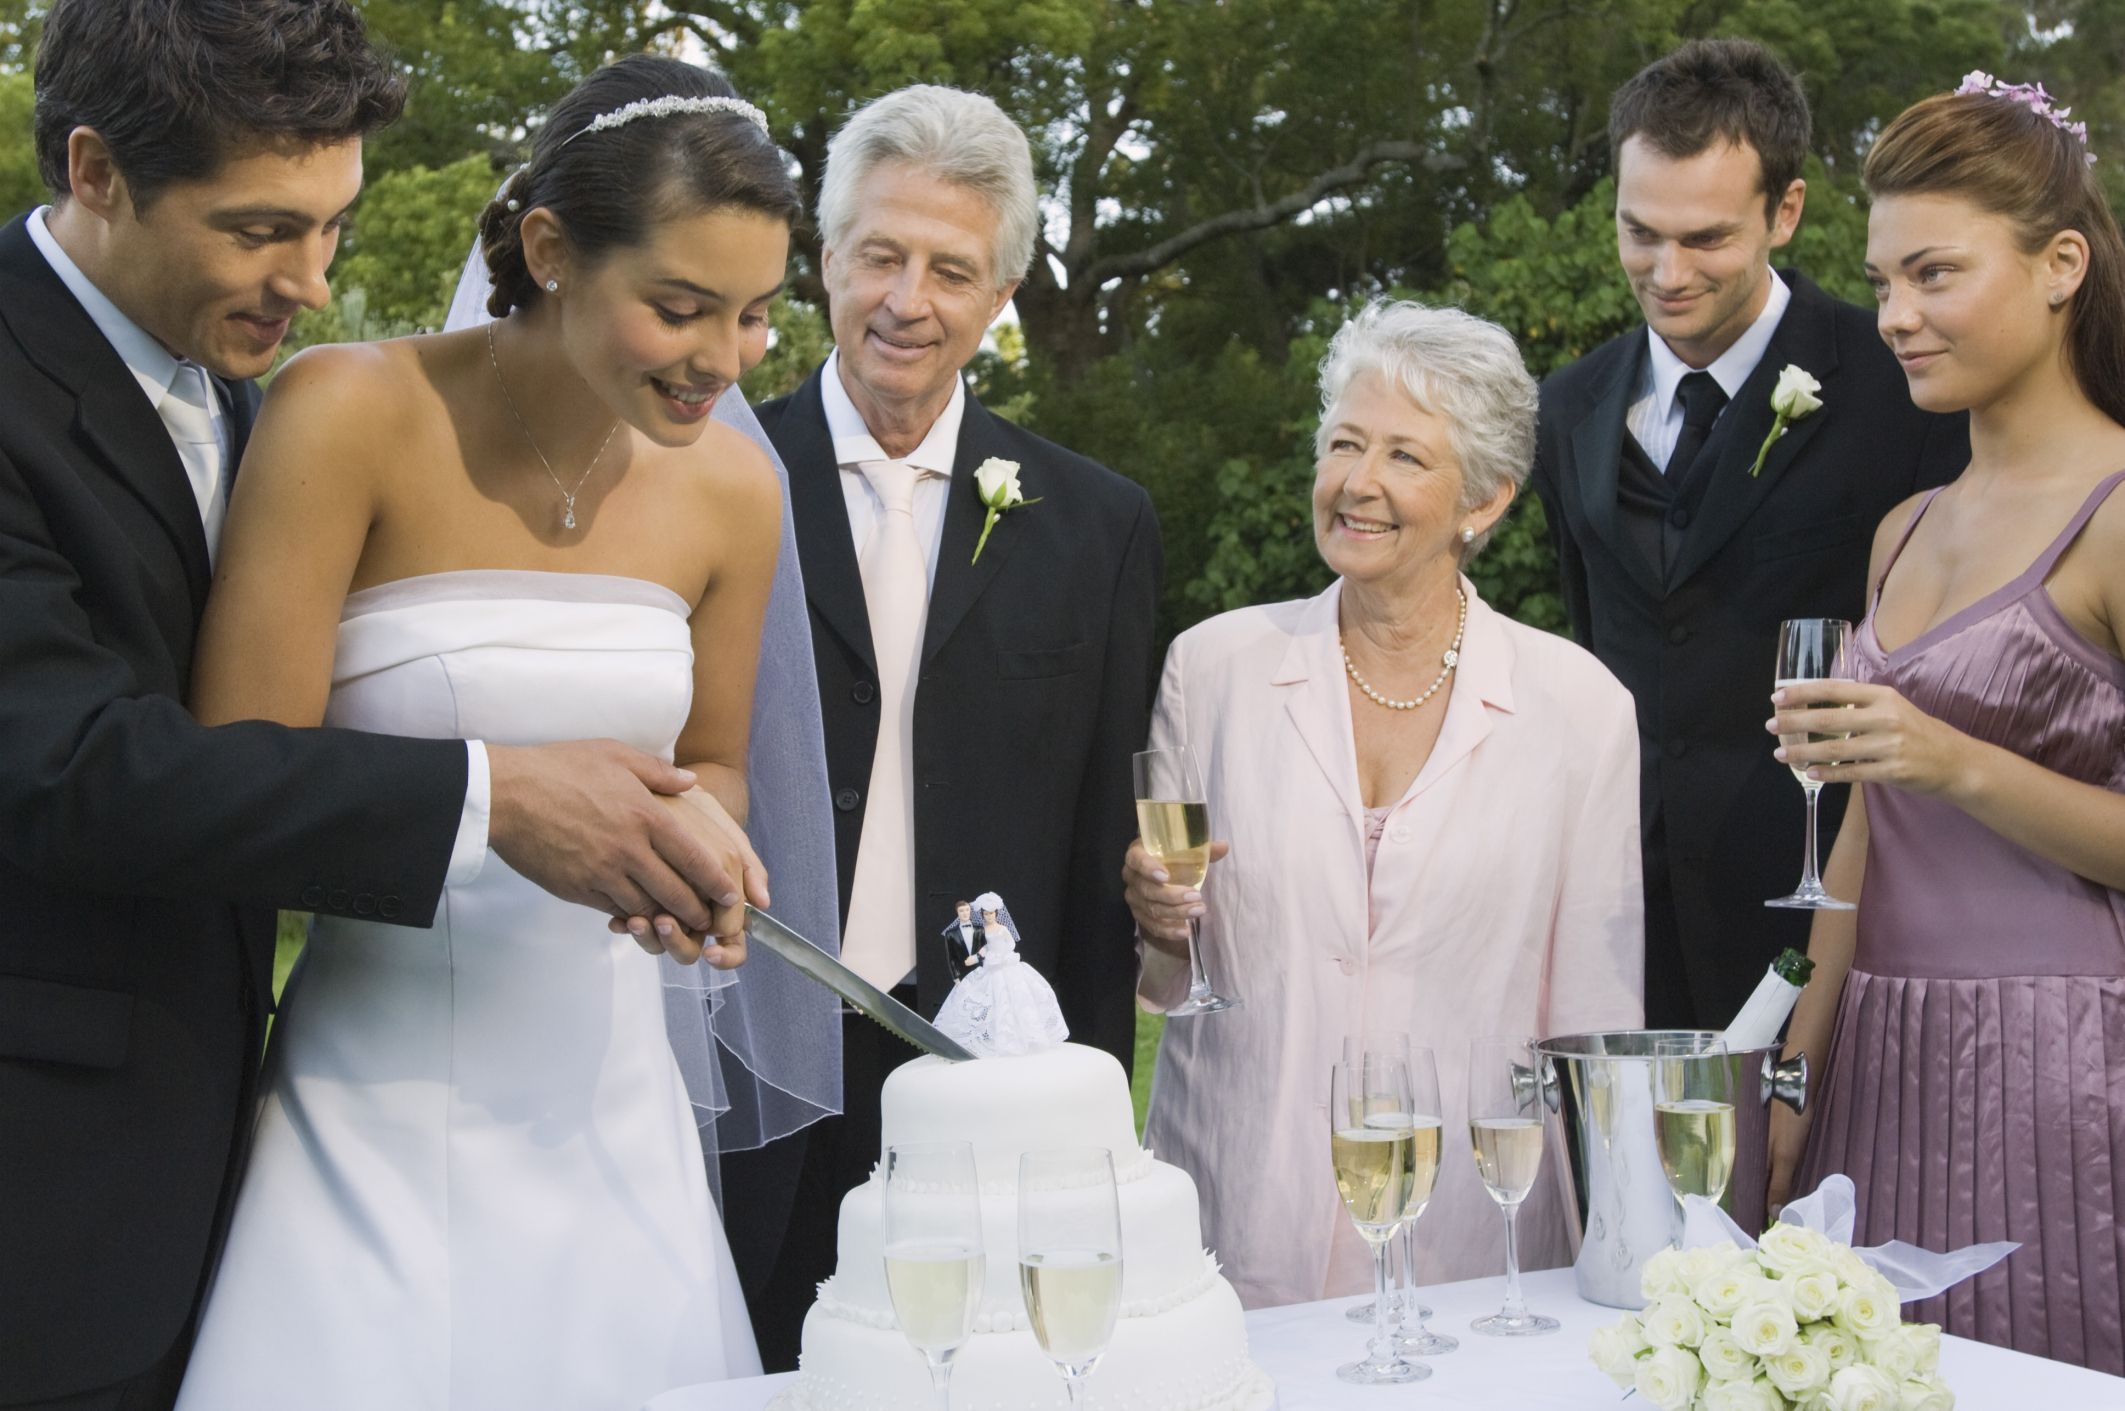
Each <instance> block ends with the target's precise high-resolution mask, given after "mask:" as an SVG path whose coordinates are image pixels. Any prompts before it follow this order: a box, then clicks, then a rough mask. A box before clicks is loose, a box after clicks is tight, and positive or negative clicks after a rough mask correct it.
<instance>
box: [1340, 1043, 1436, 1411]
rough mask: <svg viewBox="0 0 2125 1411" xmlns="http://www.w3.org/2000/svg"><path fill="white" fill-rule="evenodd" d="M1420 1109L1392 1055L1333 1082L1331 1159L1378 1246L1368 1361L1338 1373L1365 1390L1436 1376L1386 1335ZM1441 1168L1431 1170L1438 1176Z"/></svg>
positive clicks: (1352, 1066)
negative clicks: (1395, 1247)
mask: <svg viewBox="0 0 2125 1411" xmlns="http://www.w3.org/2000/svg"><path fill="white" fill-rule="evenodd" d="M1415 1112H1416V1105H1415V1101H1414V1098H1413V1096H1412V1094H1411V1092H1410V1083H1409V1065H1408V1064H1406V1063H1404V1062H1403V1061H1402V1056H1401V1055H1400V1054H1399V1053H1396V1052H1394V1051H1392V1050H1380V1049H1373V1050H1369V1051H1367V1052H1366V1053H1364V1054H1363V1055H1362V1056H1361V1057H1360V1058H1359V1059H1358V1061H1357V1062H1355V1063H1338V1064H1337V1065H1336V1066H1335V1070H1334V1073H1333V1075H1332V1077H1331V1078H1330V1080H1329V1093H1328V1152H1329V1158H1330V1160H1331V1161H1333V1163H1334V1165H1335V1178H1336V1190H1337V1191H1338V1192H1340V1193H1341V1195H1342V1197H1343V1205H1344V1208H1345V1209H1347V1210H1349V1212H1350V1220H1351V1223H1352V1224H1354V1225H1356V1226H1357V1228H1358V1234H1359V1236H1360V1237H1362V1238H1363V1239H1364V1241H1365V1242H1366V1243H1367V1244H1369V1245H1371V1246H1372V1270H1373V1279H1372V1291H1373V1292H1372V1296H1373V1324H1372V1327H1373V1335H1372V1342H1371V1344H1370V1345H1369V1346H1368V1347H1367V1348H1366V1350H1365V1356H1364V1357H1362V1358H1360V1359H1359V1360H1358V1361H1356V1362H1351V1363H1347V1364H1346V1365H1344V1366H1341V1367H1338V1368H1336V1376H1337V1378H1339V1379H1340V1380H1342V1381H1346V1382H1354V1383H1356V1384H1358V1385H1360V1386H1379V1385H1383V1384H1388V1383H1394V1382H1416V1381H1422V1380H1423V1379H1424V1378H1426V1377H1428V1376H1430V1375H1431V1368H1429V1367H1427V1366H1425V1365H1424V1364H1423V1363H1421V1362H1411V1361H1409V1360H1408V1359H1406V1358H1404V1357H1403V1356H1402V1354H1401V1353H1400V1352H1399V1351H1397V1350H1396V1348H1395V1339H1394V1334H1393V1333H1392V1332H1390V1331H1389V1329H1388V1322H1387V1315H1388V1307H1389V1300H1388V1296H1387V1242H1388V1241H1389V1240H1390V1239H1392V1238H1393V1237H1394V1233H1395V1230H1396V1229H1397V1228H1399V1227H1400V1226H1401V1224H1402V1220H1403V1218H1404V1212H1406V1211H1407V1210H1408V1209H1409V1204H1410V1193H1411V1191H1412V1190H1414V1189H1415V1183H1416V1166H1417V1153H1416V1128H1415V1126H1414V1121H1415ZM1437 1167H1438V1163H1437V1161H1436V1160H1434V1161H1433V1163H1432V1168H1433V1170H1434V1172H1436V1170H1437Z"/></svg>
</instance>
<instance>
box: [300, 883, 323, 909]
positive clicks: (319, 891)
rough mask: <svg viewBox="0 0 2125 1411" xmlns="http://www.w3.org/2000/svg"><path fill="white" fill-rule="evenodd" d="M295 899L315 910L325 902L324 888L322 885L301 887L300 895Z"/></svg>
mask: <svg viewBox="0 0 2125 1411" xmlns="http://www.w3.org/2000/svg"><path fill="white" fill-rule="evenodd" d="M297 900H299V901H301V902H302V904H303V905H304V906H306V907H308V908H309V909H310V910H312V911H315V910H317V909H318V908H319V907H321V906H323V905H324V904H325V889H324V888H323V887H305V888H303V894H302V896H301V897H299V898H297Z"/></svg>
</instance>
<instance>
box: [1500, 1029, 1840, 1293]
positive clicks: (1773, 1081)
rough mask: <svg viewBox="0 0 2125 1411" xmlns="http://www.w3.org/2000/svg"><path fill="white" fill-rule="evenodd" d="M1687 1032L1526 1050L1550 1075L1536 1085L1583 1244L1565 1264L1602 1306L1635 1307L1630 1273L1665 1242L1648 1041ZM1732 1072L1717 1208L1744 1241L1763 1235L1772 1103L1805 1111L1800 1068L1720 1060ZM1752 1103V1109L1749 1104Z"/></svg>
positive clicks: (1664, 1197)
mask: <svg viewBox="0 0 2125 1411" xmlns="http://www.w3.org/2000/svg"><path fill="white" fill-rule="evenodd" d="M1690 1032H1691V1031H1689V1030H1686V1029H1627V1030H1620V1031H1617V1032H1613V1033H1606V1034H1567V1035H1564V1036H1562V1037H1559V1038H1554V1039H1544V1040H1542V1041H1541V1042H1540V1043H1538V1044H1536V1045H1535V1051H1536V1052H1537V1053H1539V1054H1541V1055H1542V1056H1543V1057H1545V1058H1547V1059H1548V1060H1549V1061H1550V1063H1551V1065H1553V1067H1554V1070H1555V1074H1556V1081H1555V1082H1551V1083H1545V1084H1544V1094H1543V1095H1544V1099H1545V1105H1546V1106H1547V1107H1548V1108H1549V1112H1550V1121H1551V1123H1552V1126H1553V1129H1554V1132H1553V1135H1554V1136H1556V1137H1559V1138H1561V1140H1562V1143H1563V1147H1564V1150H1565V1151H1566V1152H1567V1153H1568V1154H1569V1156H1570V1158H1571V1172H1572V1180H1571V1193H1572V1197H1573V1200H1574V1201H1575V1203H1576V1206H1577V1209H1576V1211H1575V1214H1576V1215H1577V1217H1578V1227H1579V1234H1580V1241H1579V1257H1578V1258H1577V1259H1576V1260H1575V1261H1573V1266H1572V1268H1573V1272H1574V1273H1575V1274H1576V1275H1577V1276H1578V1280H1579V1293H1580V1296H1581V1297H1583V1298H1585V1299H1587V1300H1588V1301H1590V1302H1593V1303H1601V1304H1606V1305H1607V1306H1608V1307H1610V1308H1642V1307H1644V1306H1645V1296H1644V1295H1643V1294H1642V1293H1640V1292H1639V1272H1640V1270H1641V1269H1642V1268H1643V1266H1644V1264H1645V1261H1646V1260H1648V1259H1650V1258H1652V1257H1653V1256H1654V1255H1655V1254H1658V1253H1659V1252H1660V1251H1661V1250H1663V1249H1666V1248H1668V1247H1669V1246H1670V1245H1671V1244H1673V1243H1674V1240H1675V1236H1676V1233H1677V1229H1678V1219H1679V1217H1678V1215H1677V1211H1676V1205H1675V1198H1674V1196H1673V1195H1672V1194H1670V1193H1669V1191H1668V1184H1667V1177H1666V1176H1665V1175H1664V1174H1663V1173H1662V1171H1661V1169H1660V1152H1659V1149H1658V1148H1657V1147H1656V1146H1655V1144H1654V1141H1653V1064H1652V1056H1653V1042H1654V1040H1656V1039H1660V1038H1670V1037H1684V1036H1687V1035H1688V1034H1689V1033H1690ZM1727 1062H1728V1063H1729V1064H1731V1065H1733V1069H1734V1071H1733V1080H1734V1093H1735V1096H1736V1101H1735V1104H1734V1174H1733V1177H1732V1179H1731V1180H1730V1181H1729V1182H1728V1184H1727V1191H1726V1195H1725V1196H1724V1197H1723V1198H1722V1199H1721V1200H1720V1202H1719V1203H1720V1205H1721V1206H1722V1207H1724V1208H1725V1210H1726V1212H1727V1214H1729V1215H1731V1216H1733V1217H1734V1222H1735V1223H1736V1224H1738V1225H1740V1226H1741V1228H1742V1229H1744V1230H1746V1231H1748V1232H1749V1233H1750V1234H1751V1235H1755V1234H1760V1233H1761V1232H1762V1230H1763V1223H1764V1220H1763V1216H1764V1188H1765V1185H1766V1183H1767V1181H1768V1179H1769V1176H1770V1171H1769V1167H1768V1163H1767V1161H1766V1158H1765V1153H1766V1150H1767V1144H1768V1138H1769V1135H1770V1130H1771V1099H1773V1098H1774V1097H1775V1098H1777V1099H1778V1100H1779V1101H1781V1102H1784V1103H1786V1104H1787V1105H1788V1106H1790V1107H1791V1108H1792V1109H1793V1110H1794V1111H1795V1112H1799V1111H1801V1110H1802V1109H1803V1108H1804V1107H1805V1106H1806V1105H1807V1096H1808V1060H1807V1058H1806V1056H1805V1055H1801V1056H1796V1057H1795V1058H1793V1059H1791V1060H1790V1061H1788V1062H1784V1063H1781V1062H1780V1061H1779V1059H1778V1047H1777V1046H1776V1045H1773V1046H1772V1047H1769V1048H1759V1049H1747V1050H1743V1051H1742V1052H1739V1053H1730V1054H1728V1055H1727ZM1752 1099H1753V1100H1752Z"/></svg>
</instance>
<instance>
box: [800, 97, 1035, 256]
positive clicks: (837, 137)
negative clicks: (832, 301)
mask: <svg viewBox="0 0 2125 1411" xmlns="http://www.w3.org/2000/svg"><path fill="white" fill-rule="evenodd" d="M881 162H906V163H907V164H909V165H910V166H913V167H916V168H919V169H920V170H922V171H926V172H928V173H929V174H930V175H931V176H934V177H936V178H937V179H938V180H940V181H946V182H950V183H951V184H952V185H954V186H961V187H964V188H966V189H967V190H968V191H971V192H973V193H974V194H975V195H976V196H978V197H980V198H981V199H982V200H983V201H984V202H986V203H987V204H988V206H989V208H990V209H991V210H993V211H994V212H995V213H996V239H995V248H994V249H993V250H992V251H991V252H990V261H991V264H992V265H993V267H994V268H993V269H992V271H991V273H992V274H993V276H994V278H995V281H996V287H997V288H999V289H1001V288H1003V286H1005V285H1006V284H1009V283H1011V282H1012V281H1013V280H1017V279H1023V278H1025V275H1026V270H1027V269H1028V268H1029V267H1030V266H1031V265H1032V263H1033V239H1034V236H1035V235H1036V234H1037V233H1038V231H1039V225H1040V205H1039V201H1038V200H1037V198H1036V197H1035V194H1034V189H1033V149H1032V147H1031V146H1030V145H1029V144H1028V143H1027V142H1026V135H1025V133H1024V132H1022V131H1020V130H1019V127H1018V124H1016V123H1014V122H1012V121H1011V120H1010V119H1009V118H1007V117H1005V116H1004V112H1003V109H1001V108H999V107H997V106H996V104H995V102H994V101H993V100H991V99H988V98H985V97H983V96H982V95H981V94H979V93H967V92H963V91H961V90H960V89H957V88H944V87H940V86H938V85H936V84H930V83H922V84H917V85H915V86H914V87H912V88H902V89H900V90H898V91H896V92H893V93H888V94H886V95H885V96H884V97H883V98H878V99H874V100H873V101H871V102H869V103H866V104H864V105H863V106H862V107H861V108H859V109H857V110H856V115H855V116H854V117H852V118H850V119H849V120H848V122H847V124H846V125H845V126H843V127H842V129H841V131H839V132H837V133H835V134H834V137H833V140H832V141H830V142H828V143H827V144H826V175H825V178H824V179H823V180H822V181H821V182H820V184H819V234H820V237H821V239H822V240H823V241H824V242H825V244H826V247H827V248H828V249H829V250H832V249H836V248H838V247H839V246H840V245H841V242H842V240H843V238H844V237H846V236H847V235H848V232H849V228H850V226H852V225H853V224H855V221H856V189H857V188H858V187H859V186H861V185H862V184H863V179H864V178H865V177H867V176H869V175H870V174H871V171H872V169H873V168H875V167H876V166H878V165H879V164H880V163H881Z"/></svg>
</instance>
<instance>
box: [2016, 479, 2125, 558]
mask: <svg viewBox="0 0 2125 1411" xmlns="http://www.w3.org/2000/svg"><path fill="white" fill-rule="evenodd" d="M2120 481H2125V470H2119V471H2113V472H2112V473H2111V474H2110V475H2109V476H2108V477H2107V478H2105V479H2104V480H2103V482H2102V483H2101V484H2099V485H2097V486H2096V487H2095V489H2093V490H2091V491H2089V492H2088V498H2087V499H2085V500H2083V501H2082V502H2081V507H2080V509H2079V510H2077V511H2076V512H2075V513H2074V516H2073V518H2072V519H2069V520H2067V521H2066V527H2065V528H2064V529H2062V530H2060V531H2059V537H2058V538H2056V539H2054V540H2052V541H2051V547H2050V548H2048V549H2046V550H2044V552H2042V553H2041V554H2038V555H2037V558H2036V562H2035V563H2033V564H2031V565H2029V570H2028V572H2026V573H2024V574H2023V575H2022V576H2023V577H2024V578H2034V579H2035V580H2036V581H2037V582H2039V583H2041V582H2043V581H2044V580H2045V579H2046V578H2048V577H2050V576H2051V570H2052V568H2053V566H2054V565H2056V564H2057V563H2058V561H2059V555H2061V554H2063V553H2065V552H2066V551H2067V550H2068V549H2070V548H2072V547H2073V541H2074V540H2076V539H2078V538H2080V537H2081V531H2082V530H2083V529H2085V528H2087V527H2088V521H2089V520H2091V519H2093V518H2094V517H2095V512H2096V511H2097V510H2099V509H2101V508H2102V507H2103V501H2105V500H2107V499H2109V498H2110V492H2111V491H2113V490H2115V489H2117V488H2118V482H2120Z"/></svg>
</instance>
